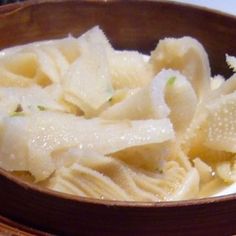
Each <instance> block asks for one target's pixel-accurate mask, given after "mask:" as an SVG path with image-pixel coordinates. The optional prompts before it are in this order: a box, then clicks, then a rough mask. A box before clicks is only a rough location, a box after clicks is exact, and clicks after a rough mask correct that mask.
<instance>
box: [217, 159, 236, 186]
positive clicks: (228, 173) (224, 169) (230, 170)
mask: <svg viewBox="0 0 236 236" xmlns="http://www.w3.org/2000/svg"><path fill="white" fill-rule="evenodd" d="M235 167H236V166H235V163H234V164H233V163H232V161H231V162H230V161H224V162H219V163H217V165H216V174H217V175H218V177H220V178H221V179H223V180H224V181H225V182H226V183H234V182H236V168H235Z"/></svg>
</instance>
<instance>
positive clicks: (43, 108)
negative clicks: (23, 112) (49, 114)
mask: <svg viewBox="0 0 236 236" xmlns="http://www.w3.org/2000/svg"><path fill="white" fill-rule="evenodd" d="M37 107H38V109H39V110H40V111H45V110H46V107H44V106H41V105H38V106H37Z"/></svg>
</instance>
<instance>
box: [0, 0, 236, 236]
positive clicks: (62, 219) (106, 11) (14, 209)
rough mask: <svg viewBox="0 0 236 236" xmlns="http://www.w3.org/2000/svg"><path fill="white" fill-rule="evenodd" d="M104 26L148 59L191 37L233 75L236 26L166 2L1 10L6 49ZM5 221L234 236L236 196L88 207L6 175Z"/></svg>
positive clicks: (2, 194)
mask: <svg viewBox="0 0 236 236" xmlns="http://www.w3.org/2000/svg"><path fill="white" fill-rule="evenodd" d="M94 25H100V26H101V28H102V29H104V31H105V33H106V34H107V35H108V37H109V39H110V40H111V43H112V44H113V45H114V46H115V47H116V48H125V49H139V50H140V51H143V52H149V51H150V50H152V49H154V47H155V45H156V43H157V42H158V40H159V39H160V38H163V37H167V36H173V37H179V36H184V35H190V36H193V37H195V38H197V39H198V40H199V41H200V42H202V43H203V45H204V46H205V48H206V50H207V52H208V54H209V57H210V62H211V67H212V71H213V74H218V73H221V74H224V75H226V76H227V75H228V73H229V71H228V69H227V67H226V64H225V53H228V54H232V55H236V47H235V38H236V27H235V26H236V18H235V17H234V16H230V15H227V14H223V13H219V12H216V11H211V10H207V9H203V8H199V7H194V6H190V5H183V4H178V3H173V2H166V1H95V0H94V1H75V0H74V1H66V0H64V1H63V0H60V1H26V2H24V3H17V4H12V5H9V6H4V7H1V8H0V35H1V37H0V48H4V47H9V46H12V45H16V44H22V43H27V42H32V41H35V40H41V39H52V38H58V37H63V36H66V35H68V33H72V34H73V35H75V36H77V35H79V34H80V33H82V32H84V31H86V30H87V29H89V28H90V27H92V26H94ZM0 214H1V215H2V216H4V217H7V218H9V219H11V220H13V221H15V222H18V224H23V225H26V226H30V227H34V228H35V229H38V230H42V231H45V232H49V233H57V234H60V235H109V236H110V235H119V236H120V235H129V236H130V235H147V236H151V235H184V234H186V235H232V234H233V233H236V195H228V196H224V197H218V198H207V199H201V200H192V201H178V202H161V203H149V202H147V203H137V202H132V203H131V202H130V203H127V202H115V201H104V200H94V199H86V198H81V197H75V196H71V195H66V194H60V193H56V192H53V191H50V190H46V189H43V188H40V187H37V186H34V185H32V184H28V183H25V182H23V181H21V180H19V179H17V178H16V177H13V176H12V175H11V174H10V173H7V172H5V171H4V170H0ZM35 234H36V233H35Z"/></svg>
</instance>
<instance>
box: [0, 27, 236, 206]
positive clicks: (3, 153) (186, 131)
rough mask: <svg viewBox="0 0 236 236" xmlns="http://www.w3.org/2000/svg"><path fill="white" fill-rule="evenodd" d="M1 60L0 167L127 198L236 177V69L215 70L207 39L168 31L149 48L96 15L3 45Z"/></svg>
mask: <svg viewBox="0 0 236 236" xmlns="http://www.w3.org/2000/svg"><path fill="white" fill-rule="evenodd" d="M226 59H227V63H228V64H229V66H230V67H232V68H233V70H236V66H235V64H236V63H235V61H236V59H235V58H234V57H232V56H229V55H227V57H226ZM0 65H1V67H0V77H1V80H0V85H1V87H0V96H1V100H0V111H1V132H0V140H1V141H0V167H1V168H3V169H5V170H7V171H11V172H12V173H13V174H14V175H17V176H19V178H22V179H25V180H27V181H30V182H34V183H35V184H37V185H40V186H44V187H46V188H50V189H52V190H55V191H59V192H64V193H69V194H74V195H78V196H83V197H91V198H100V199H109V200H124V201H172V200H184V199H193V198H199V197H206V196H212V195H214V194H217V193H219V191H221V190H222V189H225V188H226V187H227V186H228V185H230V184H232V183H234V182H235V179H236V177H235V176H236V162H235V152H236V150H235V146H234V140H235V122H234V114H235V112H236V103H235V101H234V100H235V96H236V95H235V93H234V87H235V80H236V77H235V75H233V76H232V77H231V78H229V79H228V80H225V79H224V78H223V77H222V76H221V75H217V76H214V77H212V75H211V73H210V65H209V60H208V56H207V53H206V52H205V49H204V47H203V46H202V45H201V44H200V43H199V42H198V41H197V40H196V39H193V38H191V37H186V36H185V37H182V38H165V39H163V40H160V41H159V43H158V44H157V47H156V48H155V49H154V51H153V52H151V55H150V56H149V57H148V56H147V55H143V54H141V53H139V52H137V51H118V50H115V49H114V48H113V47H112V46H111V44H110V43H109V41H108V39H107V38H106V36H105V34H104V33H103V31H102V30H101V29H100V28H99V27H94V28H92V29H90V30H88V31H87V32H85V33H84V34H83V35H81V36H80V37H79V38H74V37H72V36H68V37H67V38H64V39H59V40H50V41H44V42H35V43H31V44H27V45H22V46H17V47H13V48H8V49H4V50H2V51H1V52H0Z"/></svg>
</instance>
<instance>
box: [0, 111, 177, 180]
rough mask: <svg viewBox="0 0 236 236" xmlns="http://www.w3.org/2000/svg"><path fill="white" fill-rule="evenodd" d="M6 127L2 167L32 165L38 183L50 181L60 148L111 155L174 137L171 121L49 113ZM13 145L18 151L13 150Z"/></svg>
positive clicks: (6, 122)
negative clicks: (107, 118) (54, 152)
mask: <svg viewBox="0 0 236 236" xmlns="http://www.w3.org/2000/svg"><path fill="white" fill-rule="evenodd" d="M2 127H3V130H2V132H1V140H2V142H1V144H0V154H1V155H0V163H1V167H2V168H4V169H6V170H10V171H13V170H23V169H22V167H21V164H20V163H28V164H27V166H28V168H27V169H24V170H26V171H27V170H28V171H30V172H31V173H32V175H33V176H34V177H35V178H36V180H43V179H45V178H47V177H48V176H49V175H50V174H51V173H52V172H53V171H54V170H55V165H56V164H55V163H54V161H53V159H52V158H51V153H52V152H53V151H57V150H59V149H65V148H69V147H73V146H78V147H79V148H80V149H83V150H94V151H97V152H100V153H103V154H108V153H112V152H116V151H118V150H121V149H125V148H128V147H132V146H138V145H145V144H150V143H161V142H165V141H167V140H169V139H172V138H174V131H173V128H172V125H171V123H170V121H169V120H168V119H162V120H146V121H133V122H118V123H115V122H108V121H103V120H101V119H90V120H86V119H83V118H78V117H76V116H73V115H69V114H63V113H56V112H46V111H45V112H35V113H33V114H32V115H29V116H21V117H8V118H5V119H3V121H2ZM12 136H14V139H12V138H11V137H12ZM22 137H24V138H23V139H22ZM18 140H19V141H18ZM18 143H19V145H18ZM12 145H14V147H15V148H14V149H12V148H10V147H11V146H12ZM18 146H19V149H20V150H18ZM22 150H25V152H26V153H25V152H24V154H22V155H18V152H19V153H21V152H22ZM11 155H13V156H14V158H15V160H14V165H13V167H12V165H11V163H10V164H9V161H8V160H10V156H11ZM5 160H7V161H5ZM17 166H18V167H17Z"/></svg>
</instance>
